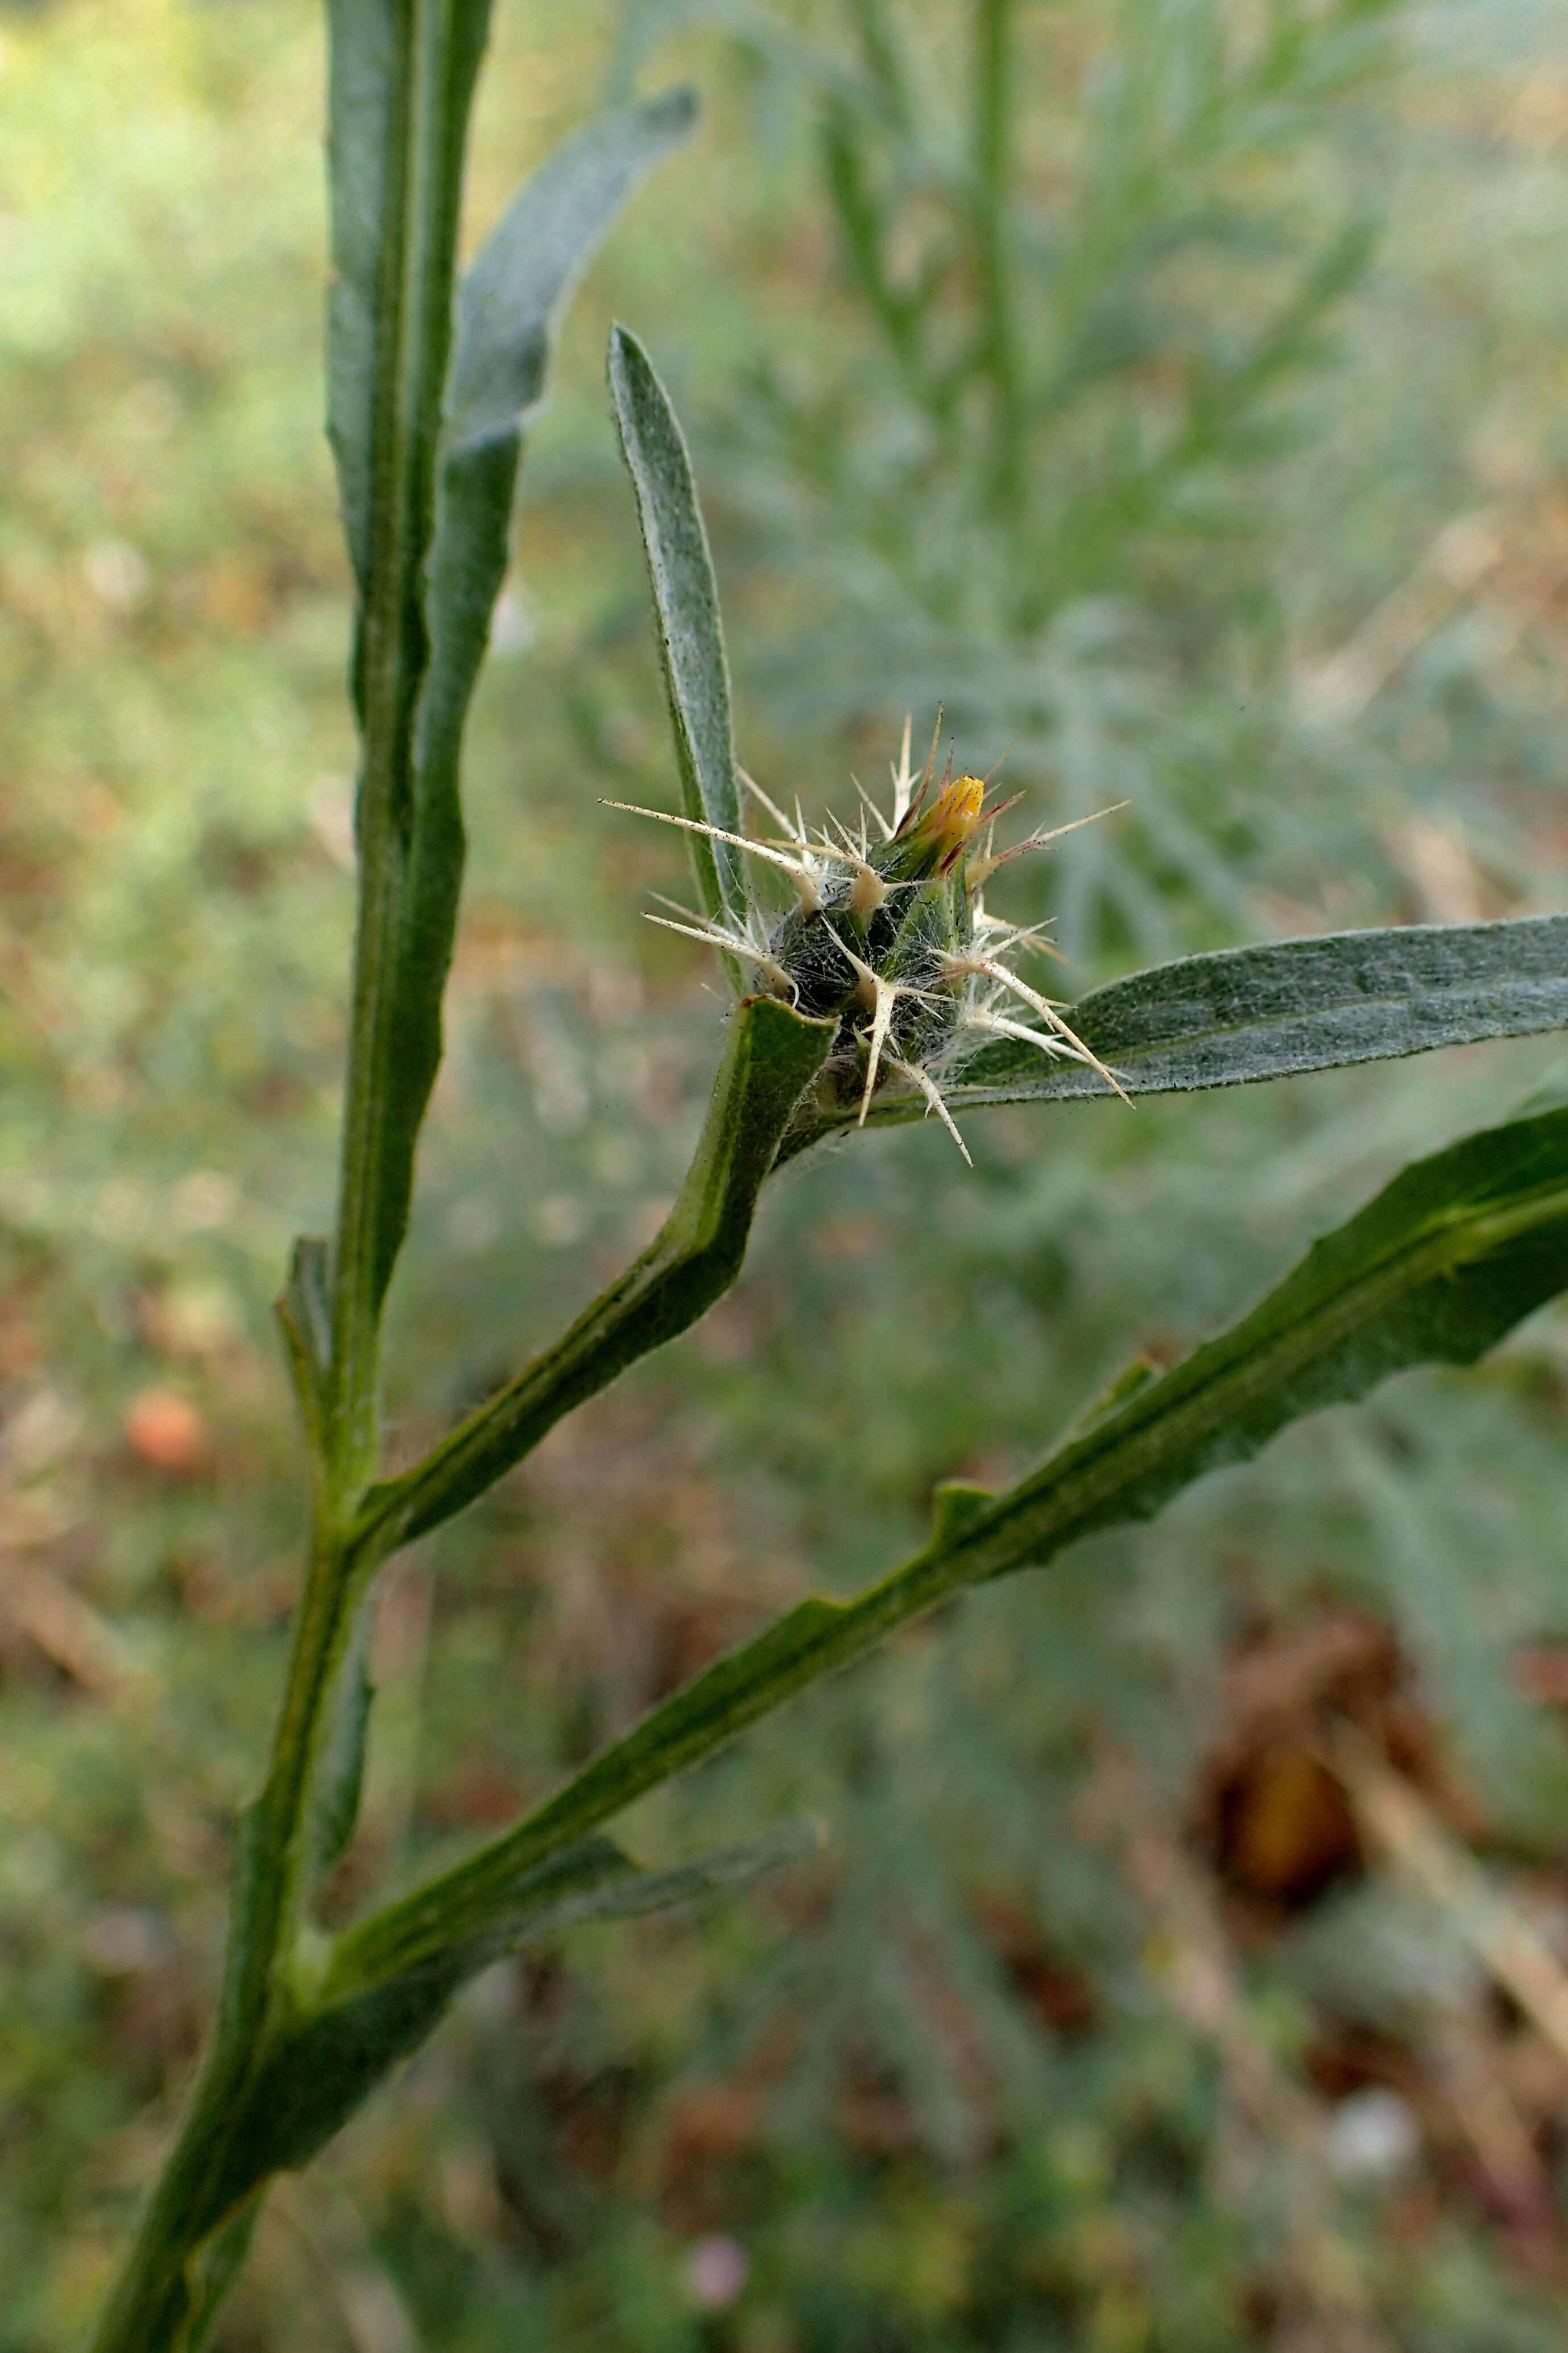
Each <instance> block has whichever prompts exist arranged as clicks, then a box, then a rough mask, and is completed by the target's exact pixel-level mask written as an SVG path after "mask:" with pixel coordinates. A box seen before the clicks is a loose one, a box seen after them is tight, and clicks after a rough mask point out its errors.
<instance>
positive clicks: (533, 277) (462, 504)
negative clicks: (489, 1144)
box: [377, 90, 697, 1296]
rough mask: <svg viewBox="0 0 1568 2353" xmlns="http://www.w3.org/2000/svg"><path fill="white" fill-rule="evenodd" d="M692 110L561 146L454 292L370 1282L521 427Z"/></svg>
mask: <svg viewBox="0 0 1568 2353" xmlns="http://www.w3.org/2000/svg"><path fill="white" fill-rule="evenodd" d="M696 114H697V107H696V100H695V99H694V97H693V96H692V94H691V93H690V92H689V90H670V91H667V92H666V93H665V94H664V95H663V96H662V97H660V98H657V99H652V100H648V101H647V103H646V104H644V105H640V106H629V107H626V108H623V109H621V110H620V111H617V112H616V113H614V114H608V115H605V116H603V117H601V118H600V119H599V120H598V121H594V122H590V123H589V124H588V125H587V126H586V128H585V129H584V130H582V131H579V132H577V133H576V134H575V135H574V137H573V138H571V139H568V140H567V141H566V142H564V144H563V146H561V147H559V148H558V149H557V150H556V152H555V153H554V154H552V156H551V157H550V158H549V159H548V160H547V161H546V162H545V163H544V164H542V165H541V167H540V169H539V170H538V171H537V172H536V173H535V174H533V176H532V178H531V179H530V180H529V181H528V183H527V184H526V185H525V186H524V187H523V188H522V190H521V193H520V194H519V195H517V196H516V197H515V198H514V199H513V201H512V203H511V205H510V206H509V208H508V210H507V211H506V212H505V213H504V214H503V216H502V217H501V219H500V223H499V224H498V225H497V227H496V228H495V229H494V230H493V231H492V233H491V235H490V237H489V240H488V242H487V243H486V244H485V245H484V246H483V247H482V248H481V249H480V251H479V255H478V257H477V259H475V261H474V263H473V265H472V267H471V269H469V270H468V274H467V276H466V277H465V279H464V280H463V284H462V288H461V291H460V293H459V295H458V324H457V335H456V343H455V347H454V350H453V354H452V364H451V375H450V384H449V388H448V392H447V404H446V418H445V426H444V431H443V437H442V450H441V460H440V472H439V482H438V489H437V504H436V518H435V536H434V542H433V544H432V547H431V551H430V556H429V569H428V575H427V582H426V595H425V607H426V639H427V648H428V656H427V667H426V672H425V675H424V680H423V683H422V686H421V691H420V696H419V703H418V710H417V715H416V727H415V736H414V750H413V764H412V773H411V793H412V823H411V827H410V832H409V839H408V848H407V865H406V870H405V876H404V880H403V903H402V906H401V909H400V911H399V935H398V942H397V948H396V954H395V958H394V961H393V968H392V974H391V982H390V1020H389V1029H390V1031H391V1034H392V1035H393V1036H394V1037H395V1039H396V1041H397V1050H396V1053H395V1056H394V1057H393V1059H392V1060H390V1062H389V1064H388V1070H387V1090H388V1100H387V1104H386V1111H385V1117H386V1122H387V1130H388V1144H387V1157H386V1166H385V1172H384V1204H383V1215H382V1232H381V1242H380V1251H379V1256H378V1261H377V1265H378V1272H379V1277H380V1282H381V1287H382V1289H384V1286H385V1282H386V1281H387V1280H388V1279H390V1276H391V1271H392V1264H393V1260H394V1259H395V1254H396V1251H397V1249H398V1246H399V1244H400V1243H401V1240H402V1237H403V1232H404V1228H405V1224H406V1221H407V1214H408V1198H409V1191H410V1187H411V1185H412V1181H413V1159H414V1148H415V1143H416V1137H417V1134H418V1131H419V1125H420V1123H421V1121H422V1119H423V1117H424V1114H425V1107H426V1103H427V1102H428V1100H429V1095H430V1089H431V1087H432V1086H433V1084H434V1083H435V1078H436V1072H437V1068H438V1067H439V1064H440V1060H441V1042H442V1040H441V1000H442V996H443V993H444V991H445V987H446V980H447V967H448V965H449V964H450V962H451V955H452V941H453V935H454V933H455V930H456V926H457V920H458V895H459V892H460V889H461V885H462V875H463V860H464V849H465V842H464V830H463V817H462V805H461V800H460V797H459V790H458V785H459V777H458V764H459V758H460V754H461V749H462V737H463V728H464V725H465V723H466V721H467V718H468V705H469V702H471V700H472V697H473V692H474V688H475V685H476V683H477V681H478V679H479V669H480V665H481V663H482V662H483V659H484V656H485V650H486V648H487V646H488V644H489V629H490V621H491V618H492V616H493V614H494V611H495V605H496V599H497V597H498V596H499V595H500V587H501V583H502V581H503V579H504V578H505V576H506V567H507V561H508V554H509V549H510V532H511V515H512V507H513V503H514V501H515V497H516V490H517V476H518V469H519V466H520V464H521V454H522V436H523V428H524V426H525V425H526V423H527V422H528V420H529V418H530V417H531V416H532V415H533V414H534V413H535V412H536V411H537V409H538V408H539V406H540V404H541V402H542V399H543V396H544V389H545V377H546V372H547V369H548V366H549V362H550V356H551V348H552V341H553V337H554V333H555V329H556V325H557V322H558V320H559V317H560V313H561V311H562V310H563V308H564V306H565V304H566V302H567V301H568V300H569V298H570V296H571V294H572V291H573V290H574V286H575V285H576V282H577V280H578V279H579V278H580V277H581V275H582V273H583V271H584V269H585V268H586V266H587V264H588V261H589V260H590V259H591V258H592V255H593V252H594V248H595V246H596V245H597V244H598V243H599V241H600V239H601V238H602V237H603V236H604V235H605V231H606V230H607V229H608V228H609V227H610V226H611V224H612V222H613V221H614V220H615V218H616V215H617V213H618V212H619V211H620V208H621V206H623V204H624V203H625V202H626V198H627V197H628V196H629V195H631V193H632V191H633V190H634V189H635V188H636V187H637V184H638V183H639V182H640V181H641V180H642V179H643V178H644V177H645V176H646V175H647V173H648V172H649V171H651V170H652V168H653V166H654V165H655V164H657V163H658V162H659V161H660V160H661V159H662V158H663V157H664V156H666V155H668V154H669V153H671V151H672V150H673V149H674V148H676V147H678V146H679V144H680V143H681V142H682V141H683V140H684V139H686V138H687V137H688V135H689V132H690V130H691V126H692V124H693V123H694V121H696ZM378 1296H379V1293H378Z"/></svg>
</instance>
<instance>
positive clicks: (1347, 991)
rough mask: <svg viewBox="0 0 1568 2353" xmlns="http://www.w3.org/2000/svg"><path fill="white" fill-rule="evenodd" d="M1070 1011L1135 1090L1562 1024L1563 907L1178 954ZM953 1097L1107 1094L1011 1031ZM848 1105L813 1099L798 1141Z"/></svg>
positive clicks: (877, 1116) (912, 1099) (1566, 980)
mask: <svg viewBox="0 0 1568 2353" xmlns="http://www.w3.org/2000/svg"><path fill="white" fill-rule="evenodd" d="M1065 1018H1066V1019H1067V1020H1068V1022H1069V1023H1070V1025H1071V1027H1072V1028H1073V1029H1074V1030H1076V1032H1077V1033H1078V1035H1079V1038H1081V1039H1082V1040H1083V1042H1084V1044H1085V1045H1086V1046H1088V1047H1089V1050H1091V1052H1093V1053H1094V1054H1096V1055H1097V1056H1098V1057H1099V1058H1100V1060H1101V1061H1102V1062H1105V1063H1106V1064H1108V1065H1109V1066H1110V1068H1111V1069H1112V1070H1114V1071H1115V1072H1116V1075H1117V1078H1118V1080H1119V1081H1120V1082H1121V1085H1122V1086H1123V1087H1124V1088H1125V1089H1126V1091H1127V1092H1128V1093H1129V1094H1133V1095H1137V1094H1168V1093H1186V1092H1191V1091H1192V1090H1194V1089H1196V1088H1201V1087H1229V1086H1239V1085H1242V1084H1245V1083H1248V1082H1254V1081H1257V1080H1261V1079H1278V1078H1286V1077H1289V1076H1290V1075H1291V1074H1292V1073H1295V1072H1299V1071H1324V1070H1331V1069H1333V1068H1336V1067H1338V1066H1340V1065H1342V1064H1345V1063H1351V1062H1371V1061H1381V1060H1390V1059H1392V1058H1394V1057H1396V1056H1399V1055H1402V1054H1419V1053H1424V1052H1426V1051H1427V1050H1429V1049H1431V1048H1433V1047H1436V1046H1463V1045H1469V1044H1473V1043H1474V1042H1476V1041H1477V1040H1478V1039H1486V1038H1521V1037H1528V1036H1530V1035H1531V1034H1533V1033H1535V1032H1538V1031H1541V1030H1546V1029H1561V1028H1563V1027H1564V1026H1565V1025H1568V916H1565V915H1539V916H1524V917H1519V918H1515V919H1514V920H1512V921H1510V922H1506V923H1452V924H1448V923H1444V924H1412V925H1409V926H1405V927H1399V928H1395V929H1392V930H1387V931H1377V932H1330V933H1327V934H1323V935H1322V936H1321V937H1319V938H1315V939H1300V940H1279V941H1274V942H1271V943H1269V944H1268V945H1266V946H1263V947H1250V948H1229V949H1226V950H1224V951H1223V952H1222V953H1220V954H1219V955H1198V956H1186V957H1184V958H1182V959H1181V960H1180V961H1179V962H1177V963H1174V964H1165V965H1154V966H1153V967H1152V969H1151V970H1150V971H1148V972H1141V973H1134V974H1133V975H1132V976H1131V978H1130V979H1127V980H1118V981H1113V982H1111V984H1110V987H1106V988H1099V989H1096V990H1095V991H1094V992H1093V994H1092V995H1090V996H1089V997H1081V998H1080V999H1079V1002H1078V1004H1076V1005H1074V1006H1069V1007H1068V1008H1067V1011H1066V1016H1065ZM942 1091H943V1093H944V1095H945V1097H946V1100H947V1102H948V1103H949V1104H950V1105H951V1107H952V1109H953V1110H955V1111H963V1110H978V1109H982V1108H984V1106H985V1105H987V1104H990V1103H1040V1102H1055V1101H1059V1100H1062V1099H1064V1098H1067V1097H1069V1096H1080V1095H1103V1094H1106V1093H1108V1092H1110V1091H1109V1089H1108V1088H1107V1086H1106V1083H1105V1082H1104V1080H1103V1079H1101V1078H1100V1077H1099V1076H1098V1075H1097V1073H1096V1072H1095V1071H1092V1070H1089V1069H1088V1068H1086V1067H1085V1065H1084V1064H1083V1063H1081V1062H1075V1061H1068V1060H1057V1059H1047V1056H1046V1055H1045V1054H1044V1053H1042V1052H1041V1051H1040V1050H1039V1049H1038V1048H1037V1047H1032V1046H1029V1045H1026V1044H1025V1043H1023V1042H1021V1041H1019V1040H1017V1039H1010V1038H1009V1039H994V1040H992V1041H989V1042H987V1043H986V1044H985V1045H984V1046H981V1047H979V1048H978V1049H977V1050H976V1051H975V1052H974V1053H973V1054H972V1055H970V1056H969V1057H968V1058H967V1059H966V1060H964V1061H963V1062H962V1063H960V1064H959V1065H958V1066H957V1067H956V1068H955V1069H954V1071H952V1075H951V1076H950V1077H949V1079H948V1080H947V1081H946V1082H944V1085H943V1090H942ZM855 1110H856V1106H854V1105H838V1104H824V1103H820V1102H819V1103H813V1104H812V1106H811V1107H810V1109H809V1111H808V1112H806V1113H805V1114H803V1119H802V1122H801V1124H800V1125H799V1127H798V1128H797V1129H796V1131H795V1134H793V1135H792V1136H791V1139H790V1145H789V1149H790V1151H791V1152H792V1153H793V1152H796V1151H799V1150H801V1149H803V1148H804V1147H805V1145H807V1144H810V1143H815V1142H816V1139H817V1138H818V1137H819V1136H820V1135H823V1134H827V1133H828V1132H830V1131H831V1130H832V1129H835V1128H837V1127H841V1126H844V1125H847V1124H849V1123H850V1122H851V1121H852V1120H853V1118H854V1115H855ZM925 1113H926V1104H925V1102H924V1099H923V1098H922V1097H921V1096H918V1095H915V1094H913V1093H904V1094H899V1093H894V1092H884V1093H882V1094H880V1095H879V1096H878V1097H877V1098H876V1100H875V1101H874V1102H873V1103H872V1105H871V1110H870V1114H869V1116H870V1119H871V1120H872V1121H873V1122H875V1123H877V1124H879V1125H884V1126H885V1125H889V1124H896V1123H899V1122H902V1121H906V1120H912V1119H921V1118H923V1117H924V1116H925Z"/></svg>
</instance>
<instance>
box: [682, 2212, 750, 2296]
mask: <svg viewBox="0 0 1568 2353" xmlns="http://www.w3.org/2000/svg"><path fill="white" fill-rule="evenodd" d="M751 2269H752V2259H751V2257H750V2255H749V2254H747V2253H746V2250H745V2249H744V2247H742V2244H741V2242H740V2241H739V2240H738V2239H730V2238H726V2237H725V2236H724V2235H723V2233H722V2232H717V2231H715V2232H711V2233H710V2235H709V2236H707V2237H706V2238H701V2239H698V2240H697V2241H696V2242H694V2243H693V2244H692V2246H691V2247H689V2249H688V2251H687V2256H686V2284H687V2286H688V2288H689V2290H690V2293H691V2300H692V2302H693V2303H694V2304H696V2305H698V2306H700V2307H701V2309H702V2310H703V2311H704V2312H728V2310H729V2308H730V2306H731V2305H732V2304H733V2303H734V2301H735V2299H736V2297H737V2296H738V2295H740V2293H741V2291H742V2288H743V2287H744V2286H745V2284H746V2281H747V2279H748V2278H749V2276H750V2274H751Z"/></svg>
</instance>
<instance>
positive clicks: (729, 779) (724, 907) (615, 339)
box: [609, 326, 746, 990]
mask: <svg viewBox="0 0 1568 2353" xmlns="http://www.w3.org/2000/svg"><path fill="white" fill-rule="evenodd" d="M609 378H610V398H611V402H612V404H613V406H614V408H615V413H616V429H617V431H618V432H619V434H620V437H621V448H622V451H623V452H624V454H625V457H626V467H627V470H628V471H629V472H630V474H631V478H632V488H633V490H634V491H635V492H636V494H637V522H638V523H639V524H640V526H641V529H642V538H643V546H644V548H645V550H646V551H647V570H648V579H649V582H650V584H651V586H652V588H653V603H654V614H655V617H656V619H657V621H658V642H659V652H660V655H661V658H662V661H663V667H664V684H665V692H666V694H667V695H668V701H669V719H670V725H671V727H672V729H673V730H674V734H675V754H676V761H677V765H678V766H679V770H680V800H681V807H682V808H683V810H684V811H685V813H686V815H687V816H688V817H689V818H693V819H695V820H696V821H697V822H699V823H706V824H708V825H712V826H717V827H718V828H720V829H721V831H722V832H725V833H734V834H738V833H739V832H740V831H741V829H742V828H741V788H740V785H739V782H738V780H737V777H736V774H735V744H734V737H733V733H732V731H731V719H730V670H729V664H728V662H727V661H726V659H725V656H724V633H723V629H722V627H721V622H720V618H719V592H718V589H717V587H716V586H715V585H714V580H713V559H712V556H711V554H710V552H709V547H708V534H707V532H706V531H705V530H704V528H703V524H702V511H701V509H700V506H699V505H698V502H697V487H696V484H695V482H694V481H693V480H692V474H691V459H690V455H689V451H688V449H687V447H686V440H685V437H684V435H683V434H682V432H681V430H680V426H679V420H678V419H677V417H676V414H675V411H674V409H673V408H672V407H671V406H670V402H669V396H668V393H667V392H666V391H665V388H664V386H663V385H662V384H660V382H659V380H658V375H656V374H655V372H654V366H653V363H652V361H651V360H650V359H649V358H648V355H647V353H646V352H645V351H644V349H643V347H642V345H641V344H640V343H638V341H637V337H636V336H635V335H634V334H632V333H631V332H629V331H628V330H627V329H626V328H625V327H619V326H617V327H614V328H612V329H611V331H610V355H609ZM688 840H689V844H690V848H691V857H692V863H693V865H694V867H695V869H696V874H697V891H698V896H699V897H700V900H701V902H702V907H703V912H704V913H706V914H709V915H710V916H714V917H717V918H722V917H723V916H724V915H726V914H729V915H734V916H739V917H742V918H743V917H744V913H745V908H746V884H745V876H744V873H743V871H742V865H741V855H740V852H739V851H738V850H737V849H735V848H734V847H733V845H732V844H731V843H729V842H723V841H710V840H709V839H707V838H706V836H704V835H701V834H690V835H689V836H688ZM727 961H728V960H727ZM730 971H731V980H732V981H733V982H734V984H735V986H736V988H737V990H738V989H739V986H740V982H739V976H738V975H737V973H736V972H735V969H734V966H733V965H732V963H731V965H730Z"/></svg>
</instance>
